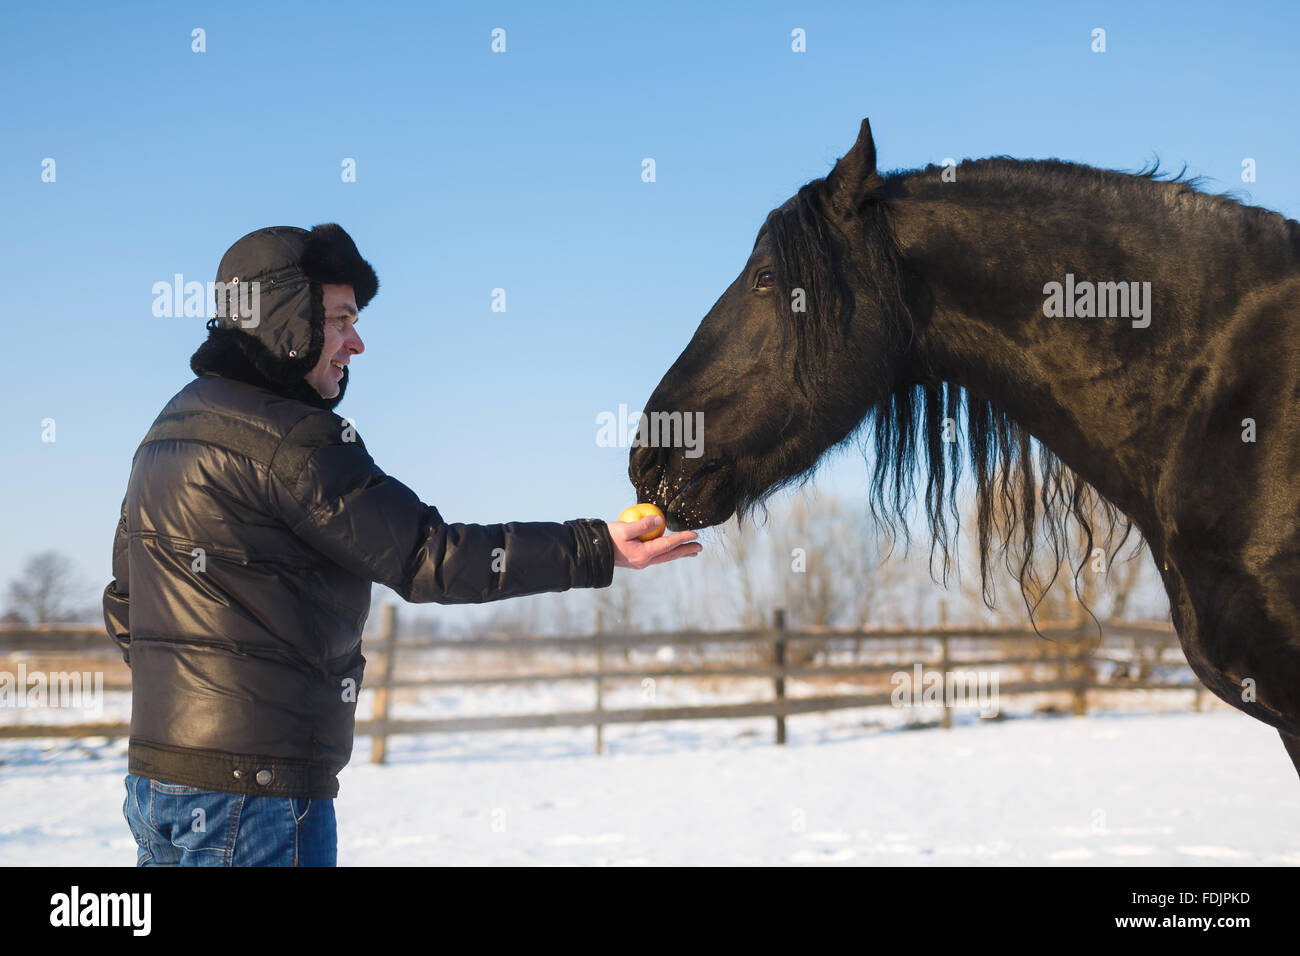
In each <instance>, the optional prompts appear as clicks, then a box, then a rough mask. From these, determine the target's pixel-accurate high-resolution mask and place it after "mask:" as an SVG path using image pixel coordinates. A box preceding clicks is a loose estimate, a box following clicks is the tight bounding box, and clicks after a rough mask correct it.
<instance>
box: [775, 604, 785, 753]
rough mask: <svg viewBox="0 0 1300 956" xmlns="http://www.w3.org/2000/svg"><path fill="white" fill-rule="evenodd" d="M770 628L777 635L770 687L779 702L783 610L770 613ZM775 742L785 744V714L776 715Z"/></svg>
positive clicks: (781, 695)
mask: <svg viewBox="0 0 1300 956" xmlns="http://www.w3.org/2000/svg"><path fill="white" fill-rule="evenodd" d="M772 626H773V628H774V629H775V630H776V633H777V639H776V642H775V643H774V644H773V645H772V651H773V656H774V662H775V664H776V677H775V678H774V679H773V681H772V686H773V688H774V689H775V690H776V699H777V700H778V701H781V700H785V640H784V639H783V638H782V637H781V636H780V635H782V634H784V633H785V608H780V607H779V608H777V609H776V610H775V611H773V612H772ZM776 742H777V743H778V744H781V745H784V744H785V714H777V715H776Z"/></svg>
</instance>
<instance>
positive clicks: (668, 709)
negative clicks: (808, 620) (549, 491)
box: [0, 605, 1204, 763]
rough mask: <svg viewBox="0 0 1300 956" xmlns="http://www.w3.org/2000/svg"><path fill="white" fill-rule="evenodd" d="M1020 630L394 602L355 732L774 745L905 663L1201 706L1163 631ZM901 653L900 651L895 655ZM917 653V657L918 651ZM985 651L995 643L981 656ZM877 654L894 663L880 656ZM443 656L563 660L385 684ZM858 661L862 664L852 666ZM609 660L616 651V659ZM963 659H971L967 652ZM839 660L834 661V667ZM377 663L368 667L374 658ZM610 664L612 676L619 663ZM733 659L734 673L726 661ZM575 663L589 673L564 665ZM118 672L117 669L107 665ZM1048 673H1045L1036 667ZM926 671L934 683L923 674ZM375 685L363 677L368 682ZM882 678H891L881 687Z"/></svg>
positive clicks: (1046, 688) (66, 642) (376, 747)
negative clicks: (495, 626)
mask: <svg viewBox="0 0 1300 956" xmlns="http://www.w3.org/2000/svg"><path fill="white" fill-rule="evenodd" d="M1039 632H1040V633H1035V632H1034V631H1032V630H1007V629H984V628H956V627H939V628H927V629H872V630H846V629H831V628H806V629H802V630H798V631H793V630H788V629H787V628H786V623H785V614H784V612H783V611H781V610H777V611H776V612H775V613H774V614H773V621H772V627H771V628H769V629H765V630H738V631H723V632H712V631H685V632H682V631H678V632H671V633H644V634H628V633H619V634H613V633H604V631H603V629H602V628H601V626H600V620H599V616H598V618H597V627H596V632H595V633H594V634H591V635H586V636H581V637H528V638H501V637H476V638H468V639H459V640H453V639H446V638H415V639H405V640H399V639H398V626H397V614H396V609H395V607H394V606H393V605H385V606H383V607H382V609H381V629H380V633H379V634H378V635H377V636H374V637H368V638H367V639H366V646H365V651H366V654H367V655H368V657H369V658H370V659H369V661H368V667H367V676H368V678H370V680H368V681H367V682H366V688H367V689H370V690H372V691H373V694H374V706H373V708H372V716H371V717H370V718H369V719H363V720H358V721H357V725H356V732H357V734H359V735H368V736H370V737H371V760H372V762H374V763H384V762H385V760H386V758H387V742H388V738H389V737H391V736H394V735H399V734H426V733H450V732H464V731H492V730H515V729H527V728H542V727H592V728H594V730H595V748H596V752H597V753H602V752H603V751H604V728H605V727H607V726H610V725H615V724H641V723H651V722H658V721H670V720H705V719H731V718H742V717H771V718H772V719H773V720H774V722H775V738H776V742H777V743H778V744H784V743H785V740H786V719H787V718H788V717H789V716H791V715H794V714H809V713H819V712H827V711H833V710H841V709H845V708H862V707H882V706H891V705H893V704H894V703H895V690H877V689H876V688H875V687H872V686H870V685H872V684H879V683H881V682H885V683H887V684H888V683H898V682H899V678H898V675H899V674H900V673H904V674H908V675H910V674H911V673H912V672H913V671H912V669H913V668H914V667H915V666H916V665H920V666H921V667H922V668H937V669H938V672H939V673H940V674H941V675H943V677H944V678H946V677H947V675H950V674H953V673H958V674H970V673H971V672H981V671H982V672H986V673H987V672H992V671H996V672H998V673H999V674H1000V673H1001V672H1002V671H1003V670H1004V669H1007V668H1019V669H1021V670H1025V669H1031V670H1033V671H1035V672H1036V673H1035V675H1034V676H1032V677H1029V678H1023V677H1022V678H1021V679H1018V680H1014V681H1012V682H1011V683H1009V684H1003V683H1001V682H1000V681H999V683H998V684H997V686H996V693H997V696H998V697H999V698H1001V697H1013V696H1018V695H1026V694H1043V693H1058V694H1064V695H1067V696H1068V697H1069V699H1070V700H1071V702H1072V705H1071V709H1072V711H1073V713H1074V714H1076V715H1083V714H1086V713H1087V711H1088V695H1089V692H1095V691H1129V690H1182V691H1191V692H1193V695H1194V706H1195V709H1197V710H1200V709H1201V703H1202V699H1203V693H1204V688H1203V687H1202V685H1201V684H1200V682H1199V681H1197V680H1196V679H1195V677H1194V676H1193V675H1191V671H1190V669H1188V668H1187V667H1186V662H1185V661H1183V659H1182V657H1181V653H1175V654H1174V655H1173V656H1174V657H1175V658H1176V660H1174V661H1173V662H1171V661H1169V659H1168V658H1169V657H1170V656H1171V654H1170V652H1171V651H1177V650H1178V648H1179V645H1178V639H1177V636H1176V635H1175V634H1174V632H1173V630H1172V629H1171V628H1170V627H1169V625H1168V624H1150V623H1135V622H1123V623H1121V622H1108V623H1106V624H1105V625H1104V626H1103V632H1104V638H1103V640H1102V641H1101V642H1098V640H1097V634H1096V629H1095V627H1094V628H1093V629H1092V631H1091V632H1089V631H1088V630H1087V629H1086V628H1083V627H1081V626H1080V625H1079V624H1078V623H1067V624H1057V625H1048V626H1040V628H1039ZM105 643H107V644H108V646H109V648H110V649H111V642H109V639H108V638H107V636H106V635H105V634H104V632H103V631H102V630H101V631H95V630H87V629H75V630H63V631H61V630H58V629H39V630H30V629H28V630H15V629H8V630H0V654H3V653H4V652H5V651H6V650H10V651H12V650H22V651H25V652H28V653H31V652H46V653H50V652H53V651H63V652H71V653H76V652H77V650H78V649H82V648H84V649H89V648H97V649H100V650H102V649H103V647H104V645H105ZM907 643H910V644H911V645H912V647H911V650H910V651H903V650H902V645H903V644H907ZM922 645H926V648H925V650H926V653H924V654H922V653H920V652H921V650H922V647H921V646H922ZM993 645H996V647H993ZM647 647H648V648H656V649H663V648H671V649H672V650H671V654H670V657H672V658H673V659H676V657H677V656H679V655H680V654H681V653H683V652H685V653H691V652H696V653H699V652H705V651H707V652H708V653H711V654H713V655H715V656H718V649H719V648H722V647H732V648H739V649H740V651H739V654H738V653H737V652H736V651H732V652H731V653H730V654H729V655H723V664H722V666H717V665H709V666H698V665H686V666H683V665H680V664H678V665H673V666H663V664H662V662H655V663H648V662H647V663H640V662H634V661H633V660H632V651H634V650H636V649H638V648H647ZM882 648H885V649H888V650H889V651H891V652H892V653H893V654H894V658H893V659H888V654H887V653H886V652H885V651H882ZM430 651H438V652H450V653H451V654H453V655H470V654H480V655H482V654H483V652H497V653H502V654H505V655H507V656H508V658H509V659H511V660H513V661H516V662H517V661H519V660H528V659H530V658H531V657H533V656H536V655H537V654H539V653H542V652H550V654H551V656H554V654H555V652H559V656H561V657H562V658H564V659H567V660H568V661H569V662H570V666H569V667H568V668H567V669H563V670H560V671H555V670H551V671H547V672H529V673H522V674H520V673H503V672H497V673H488V674H475V675H471V676H464V675H461V676H452V677H422V678H401V677H398V676H397V674H398V673H399V672H400V669H399V668H398V667H397V658H398V656H399V655H411V654H416V653H419V652H425V653H427V652H430ZM864 651H866V652H868V653H869V656H870V658H871V659H870V660H869V661H868V662H863V660H862V657H863V653H864ZM618 652H621V654H619V653H618ZM972 655H973V656H972ZM846 656H847V657H849V658H850V660H849V661H848V662H847V663H845V662H839V663H837V662H836V658H837V657H838V658H841V659H842V658H844V657H846ZM376 657H378V658H379V660H378V661H376V660H375V658H376ZM620 657H621V659H622V660H621V666H615V665H617V664H619V658H620ZM737 657H739V658H741V663H736V659H737ZM583 658H586V659H587V660H589V661H594V669H592V668H591V667H590V666H588V667H586V668H579V667H577V666H573V665H575V664H576V663H577V662H578V661H579V660H581V659H583ZM119 663H120V662H119ZM1103 663H1105V664H1107V665H1108V666H1112V667H1115V668H1125V669H1127V675H1126V676H1123V677H1120V678H1118V679H1116V678H1115V677H1114V676H1113V675H1112V676H1110V677H1109V678H1108V679H1104V680H1103V679H1101V678H1099V675H1098V668H1099V665H1102V664H1103ZM1157 669H1166V670H1173V671H1175V672H1177V677H1178V679H1176V680H1174V679H1170V678H1168V677H1166V678H1165V679H1163V680H1162V679H1160V678H1159V677H1158V675H1156V674H1155V673H1154V672H1155V671H1156V670H1157ZM1044 670H1046V671H1049V672H1050V673H1048V674H1046V675H1044V674H1042V673H1041V672H1042V671H1044ZM927 673H933V672H932V671H927ZM376 675H377V676H378V680H374V677H375V676H376ZM890 675H893V677H892V678H891V677H890ZM701 678H707V679H710V680H716V679H718V678H731V679H734V678H761V679H763V681H764V683H766V682H767V681H770V682H771V688H772V693H771V697H770V698H768V699H761V700H750V701H745V702H740V703H717V704H701V705H689V706H643V707H631V708H626V707H625V708H616V709H610V708H608V707H606V705H605V701H606V691H607V690H608V689H609V688H610V687H611V685H614V684H617V683H619V682H627V681H640V682H642V683H643V686H644V682H647V681H649V682H651V683H650V685H649V686H650V687H651V688H652V689H653V687H654V686H655V685H654V683H653V682H655V681H658V680H661V679H685V680H691V679H701ZM831 678H833V679H835V680H836V681H837V682H841V683H843V682H856V683H859V684H863V683H865V684H867V685H868V687H866V688H862V689H863V690H864V692H861V693H833V694H825V693H814V694H812V695H802V696H790V695H789V694H788V693H787V681H789V680H802V681H804V682H806V683H810V684H816V683H826V681H827V679H831ZM572 681H579V682H588V683H591V684H592V685H593V686H594V691H595V694H594V698H595V703H594V706H592V707H591V708H589V709H582V710H570V711H564V710H557V711H551V712H547V713H529V714H499V715H487V716H483V715H479V716H468V717H439V718H428V719H414V718H400V717H396V716H394V714H393V709H394V708H393V703H394V696H395V695H394V692H395V691H397V690H399V689H403V688H440V687H442V688H446V687H461V688H465V687H476V686H484V685H526V684H540V683H557V682H572ZM130 687H131V685H130V681H129V679H128V680H117V681H105V682H104V684H103V689H104V690H105V691H108V690H117V691H123V690H128V691H129V690H130ZM952 710H953V708H952V707H951V706H946V705H945V706H944V707H943V708H942V710H941V717H940V722H941V724H942V726H943V727H951V726H952ZM129 733H130V725H129V724H128V723H121V722H118V723H81V724H62V723H60V724H9V725H0V738H6V737H8V738H14V737H109V738H115V737H123V736H127V735H129Z"/></svg>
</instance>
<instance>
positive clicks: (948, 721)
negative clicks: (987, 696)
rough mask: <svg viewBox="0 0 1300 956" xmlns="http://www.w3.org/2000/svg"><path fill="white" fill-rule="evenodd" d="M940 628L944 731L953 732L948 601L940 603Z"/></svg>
mask: <svg viewBox="0 0 1300 956" xmlns="http://www.w3.org/2000/svg"><path fill="white" fill-rule="evenodd" d="M939 627H940V628H943V635H940V639H939V649H940V661H941V663H940V667H941V670H943V672H944V684H943V687H944V688H945V693H944V701H943V702H944V717H943V721H944V730H952V728H953V709H952V708H950V706H949V704H948V693H946V688H948V687H949V684H950V682H952V678H949V676H948V667H949V666H950V657H949V649H948V602H946V601H940V602H939Z"/></svg>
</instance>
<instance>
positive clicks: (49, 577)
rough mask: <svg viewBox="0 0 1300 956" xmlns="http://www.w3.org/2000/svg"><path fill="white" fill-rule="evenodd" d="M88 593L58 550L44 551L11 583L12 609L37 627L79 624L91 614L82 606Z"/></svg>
mask: <svg viewBox="0 0 1300 956" xmlns="http://www.w3.org/2000/svg"><path fill="white" fill-rule="evenodd" d="M85 594H86V587H85V585H84V584H83V583H82V582H81V581H80V580H78V578H77V574H76V569H75V568H74V567H73V564H72V562H71V561H70V560H69V559H68V558H67V557H65V556H64V555H62V554H60V553H59V552H57V551H43V552H41V553H40V554H36V555H33V556H32V557H31V558H29V559H28V561H27V563H26V564H25V565H24V566H23V570H22V574H21V576H20V577H17V578H15V579H14V580H12V581H10V582H9V596H8V600H9V610H10V611H11V612H14V613H17V614H21V615H22V616H23V617H24V618H25V619H26V620H28V621H31V622H33V623H35V624H48V623H52V622H56V621H75V620H78V619H79V618H81V617H83V616H85V615H87V614H89V613H90V612H89V611H88V610H87V609H85V608H84V607H83V606H82V604H81V601H82V600H84V597H85Z"/></svg>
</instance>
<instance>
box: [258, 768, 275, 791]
mask: <svg viewBox="0 0 1300 956" xmlns="http://www.w3.org/2000/svg"><path fill="white" fill-rule="evenodd" d="M271 776H272V774H271V771H269V770H259V771H257V778H256V779H257V785H258V786H259V787H265V786H266V785H267V784H268V783H270V782H271Z"/></svg>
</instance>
